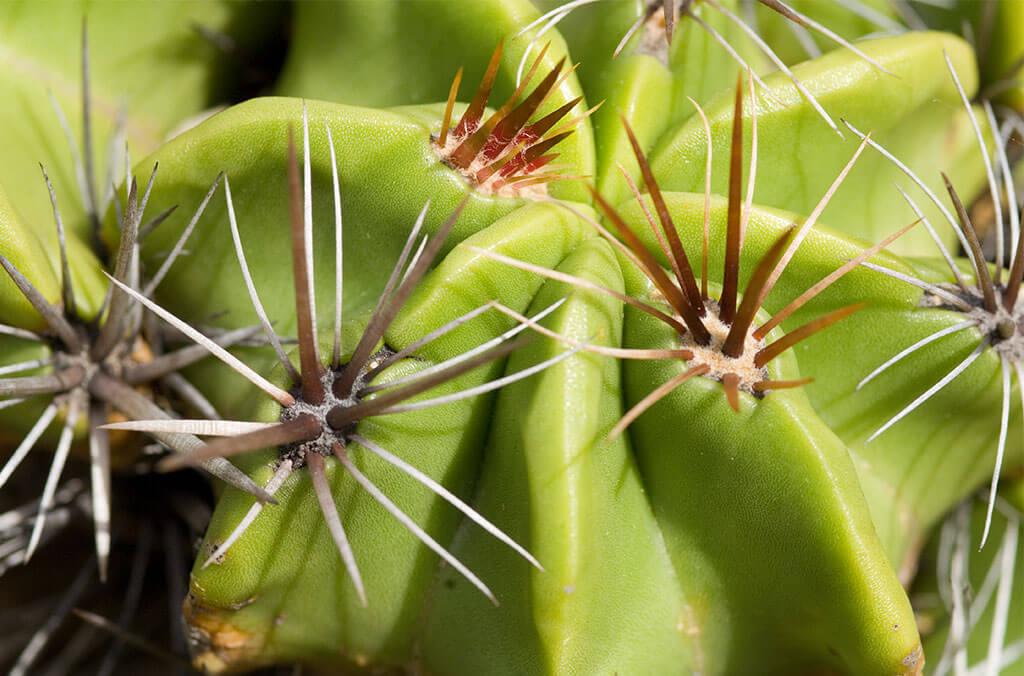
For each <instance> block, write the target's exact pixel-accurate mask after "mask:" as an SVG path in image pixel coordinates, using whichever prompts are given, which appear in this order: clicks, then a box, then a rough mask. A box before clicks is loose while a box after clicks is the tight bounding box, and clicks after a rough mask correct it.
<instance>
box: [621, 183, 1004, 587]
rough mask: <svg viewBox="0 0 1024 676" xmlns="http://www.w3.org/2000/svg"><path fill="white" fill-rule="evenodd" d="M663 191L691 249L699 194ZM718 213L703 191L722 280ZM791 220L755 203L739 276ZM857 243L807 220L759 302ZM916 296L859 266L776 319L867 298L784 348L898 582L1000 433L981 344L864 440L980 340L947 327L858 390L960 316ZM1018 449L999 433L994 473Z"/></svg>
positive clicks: (637, 224)
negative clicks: (831, 435)
mask: <svg viewBox="0 0 1024 676" xmlns="http://www.w3.org/2000/svg"><path fill="white" fill-rule="evenodd" d="M665 199H666V201H667V203H668V205H669V209H670V213H671V214H672V217H673V220H674V222H675V224H676V227H677V228H678V231H679V235H680V238H681V239H682V241H683V243H684V246H685V247H686V248H687V250H688V251H700V248H701V242H702V228H703V218H704V196H703V195H694V194H686V193H666V194H665ZM726 211H727V210H726V204H725V201H724V200H722V199H720V198H714V199H713V201H712V203H711V220H710V224H709V225H710V228H709V230H710V238H709V240H710V243H711V246H710V251H709V254H710V255H709V276H710V277H711V279H713V280H717V279H720V278H721V271H722V267H723V249H724V247H723V245H722V243H723V242H724V240H725V228H726ZM622 213H623V216H624V217H625V218H626V219H627V222H628V223H630V224H631V226H632V227H633V228H634V229H635V230H636V232H638V233H641V234H642V236H643V237H645V239H646V240H647V242H648V245H649V246H652V247H655V248H654V249H652V251H656V250H657V249H656V247H657V243H656V242H655V241H654V240H653V238H652V237H651V235H650V229H649V226H648V225H647V223H646V218H645V216H644V214H643V212H642V210H641V209H640V207H639V206H638V205H637V204H636V203H635V202H630V203H627V204H625V205H623V207H622ZM801 222H802V219H801V218H800V217H798V216H796V215H794V214H790V213H785V212H781V211H777V210H773V209H766V208H756V207H755V208H754V209H753V210H752V212H751V217H750V223H749V225H748V226H747V236H746V239H745V241H744V248H743V253H742V258H741V263H740V277H741V279H745V278H747V277H748V276H749V275H750V274H751V272H752V271H753V268H754V264H755V262H756V261H758V260H759V259H760V258H761V257H762V256H763V255H764V254H765V252H766V251H767V249H768V247H770V246H771V244H772V243H773V242H775V241H776V239H777V238H778V237H779V236H780V235H781V234H782V233H783V232H784V231H785V230H786V229H787V228H788V227H790V224H792V223H801ZM865 248H866V245H864V244H861V243H858V242H856V241H855V240H851V239H850V238H848V237H846V236H845V235H843V234H841V233H837V232H835V231H830V230H829V229H828V228H826V227H823V226H821V225H816V226H815V227H814V228H812V229H811V230H809V231H808V232H807V235H806V239H805V240H804V242H803V243H802V244H801V246H800V248H799V249H798V250H797V252H796V254H795V255H794V256H793V259H792V262H791V263H790V265H789V267H788V268H787V270H786V272H785V273H783V274H782V276H781V277H780V278H779V281H778V284H777V285H776V286H775V289H774V290H773V292H772V293H771V294H770V295H769V296H768V297H767V299H766V300H765V307H766V308H767V309H768V311H770V312H777V311H779V310H780V309H782V308H783V307H785V306H786V305H787V304H789V303H790V302H791V301H792V300H793V299H794V298H796V297H797V296H799V295H800V294H801V293H803V292H804V291H805V290H806V289H808V288H810V287H811V286H812V285H813V284H814V283H816V282H817V281H818V280H820V279H822V278H824V277H825V276H826V275H828V274H830V273H831V272H833V271H834V270H836V269H837V268H839V267H840V266H842V265H843V264H844V263H846V262H847V261H848V260H850V259H852V258H854V257H855V256H857V255H858V254H859V253H860V252H861V251H862V250H864V249H865ZM873 260H874V261H876V262H878V263H880V264H881V265H884V266H886V267H888V268H890V269H894V270H896V271H899V272H904V273H906V274H920V275H927V274H928V273H927V272H926V271H925V268H923V266H920V265H916V264H914V263H912V262H911V261H908V260H905V259H901V258H898V257H896V256H895V255H893V254H886V253H883V254H880V255H878V256H877V257H875V258H874V259H873ZM931 274H935V273H931ZM926 279H929V280H930V281H939V280H938V279H936V278H931V277H926ZM944 279H945V278H943V280H944ZM921 299H922V291H921V290H920V289H917V288H916V287H913V286H910V285H909V284H906V283H904V282H902V281H899V280H895V279H892V278H890V277H887V276H885V275H882V274H880V273H877V272H875V271H872V270H868V269H863V268H862V269H858V270H854V271H851V272H850V273H848V274H847V275H846V276H845V277H843V278H842V279H840V280H839V281H838V282H836V283H835V284H834V285H833V286H831V287H830V288H828V289H826V290H825V291H823V292H822V293H821V294H820V295H819V296H817V297H816V298H815V299H814V300H812V301H811V302H809V303H808V304H807V305H805V306H804V307H803V308H802V309H801V310H799V311H798V312H796V313H794V314H793V315H792V317H791V318H790V319H788V320H787V321H786V322H784V323H783V326H784V327H786V328H792V327H796V326H799V325H802V324H803V323H805V322H807V321H808V320H810V319H812V318H813V317H816V316H820V315H822V314H825V313H827V312H829V311H832V310H835V309H838V308H841V307H845V306H847V305H850V304H852V303H865V304H866V307H865V308H863V309H862V310H860V311H859V312H857V313H855V314H854V315H853V316H851V317H849V318H847V319H845V320H844V321H843V322H842V324H841V325H840V327H839V328H838V329H837V330H836V331H834V332H826V333H824V334H822V335H819V336H814V337H812V338H809V339H808V340H806V341H805V342H803V343H802V344H801V345H799V346H797V347H796V348H795V351H796V354H797V358H798V360H799V363H800V368H801V371H803V372H804V373H806V374H808V375H812V376H814V377H815V381H814V382H813V383H811V384H809V385H807V386H806V391H807V396H808V398H809V399H810V400H811V402H812V403H813V405H814V407H815V409H816V410H817V411H818V412H819V413H820V415H821V416H822V419H823V420H824V421H825V422H826V423H827V424H828V426H829V427H830V428H831V429H832V430H833V431H834V432H835V433H836V434H837V435H838V436H839V437H840V438H841V439H842V440H843V441H844V442H845V443H846V444H847V445H848V446H849V449H850V452H851V454H852V458H853V462H854V464H855V466H856V467H857V470H858V472H859V475H860V479H861V483H862V488H863V490H864V492H865V494H866V495H867V497H868V504H869V506H870V508H871V511H872V515H873V517H874V519H875V526H876V528H877V529H878V532H879V537H880V539H881V541H882V543H883V544H884V546H885V549H886V552H887V553H888V555H889V558H890V560H891V562H892V565H893V566H894V567H896V568H897V570H899V571H900V572H901V577H902V578H903V579H909V577H910V576H911V575H912V573H913V570H914V568H915V562H916V560H917V553H918V550H919V549H920V547H921V546H922V545H923V543H924V538H925V536H926V534H927V533H928V531H929V530H930V528H931V527H932V526H933V525H934V524H935V523H937V522H938V520H939V519H940V518H941V517H942V515H943V514H945V513H946V512H947V511H948V510H949V509H950V508H951V507H952V506H953V505H955V504H956V503H958V502H959V501H960V500H961V499H963V498H964V497H965V496H966V495H968V494H969V493H970V492H972V491H973V490H975V489H976V488H978V487H979V486H981V485H982V484H983V483H984V482H985V481H986V480H987V479H989V478H990V477H991V473H992V466H993V463H994V458H995V446H996V438H997V436H998V432H999V417H998V416H999V406H1000V396H1001V392H1000V389H999V388H1000V382H999V376H998V372H999V357H998V355H997V354H996V353H995V351H994V350H992V349H988V350H985V351H984V352H983V353H982V355H981V356H980V357H979V358H978V360H977V361H975V362H974V364H972V365H971V367H970V368H969V369H968V370H967V371H966V372H964V373H963V374H961V375H960V377H958V378H956V379H955V380H954V381H953V382H951V383H950V384H949V385H947V387H946V388H944V389H943V390H942V391H941V392H940V393H939V394H938V395H936V396H935V397H934V398H933V399H932V400H931V401H929V402H928V403H927V404H925V405H924V406H922V407H921V408H919V409H918V410H916V411H915V412H914V413H912V414H910V415H909V416H907V417H906V418H904V419H903V420H901V421H900V422H899V423H897V424H896V425H895V426H893V427H892V428H891V429H889V430H887V431H886V432H885V433H883V434H882V435H880V436H879V437H877V438H876V439H874V440H872V441H871V442H870V443H869V442H867V438H868V437H869V436H870V435H871V434H872V433H874V432H875V431H876V430H877V429H878V428H879V427H881V426H882V425H883V424H884V423H885V422H886V421H888V419H889V418H891V417H892V416H893V415H894V414H895V413H897V412H898V411H899V410H900V409H902V408H903V407H904V406H905V405H906V404H908V403H909V402H911V401H913V400H914V399H915V398H916V397H917V396H919V395H920V394H921V393H922V392H923V391H925V390H926V389H927V388H928V387H930V386H931V385H932V384H934V383H935V382H936V381H938V380H939V379H940V378H942V376H944V375H945V374H946V373H948V372H949V371H950V369H952V368H953V367H954V366H955V365H956V364H957V363H959V362H960V361H961V360H962V359H963V358H964V357H966V356H967V354H968V353H970V352H971V351H972V350H973V349H974V348H975V347H976V346H977V345H978V343H979V341H980V339H981V337H980V335H979V333H978V332H977V331H976V330H975V329H973V328H971V329H967V330H964V331H961V332H959V333H957V334H954V335H951V336H949V337H947V338H946V339H944V340H943V341H942V342H938V343H935V344H932V345H929V346H928V347H927V348H924V349H922V350H921V351H920V352H918V353H917V354H915V355H913V356H912V357H910V358H908V359H906V360H905V361H904V362H902V363H901V364H900V365H899V366H898V367H894V368H893V369H891V370H890V371H889V372H887V373H884V374H882V375H881V376H879V377H878V378H877V379H875V380H874V381H872V382H871V383H869V384H868V385H866V386H865V387H864V388H863V389H862V390H860V391H858V390H857V384H858V383H859V382H860V381H861V379H863V378H864V377H865V376H867V375H868V374H869V373H871V371H872V370H874V369H875V368H876V367H877V366H879V365H880V364H882V363H883V362H885V361H886V360H887V359H889V358H890V357H892V356H894V355H895V354H897V353H899V352H900V351H901V350H902V349H904V348H905V347H907V346H909V345H912V344H913V343H914V342H916V341H917V340H919V339H920V338H922V337H924V336H926V335H929V334H931V333H934V332H936V331H939V330H941V329H944V328H947V327H950V326H953V325H955V324H958V323H960V322H962V321H963V320H964V317H963V315H962V314H961V313H959V312H953V311H949V310H944V309H936V308H927V307H920V303H921ZM1020 424H1021V423H1020V416H1019V412H1018V411H1017V410H1016V409H1014V410H1011V418H1010V429H1011V430H1013V429H1018V428H1019V425H1020ZM1021 452H1022V447H1021V441H1020V437H1019V435H1016V434H1010V435H1009V438H1008V446H1007V456H1006V461H1005V463H1006V464H1004V471H1011V467H1012V466H1016V465H1017V464H1018V463H1019V462H1020V460H1021V459H1024V458H1022V457H1021Z"/></svg>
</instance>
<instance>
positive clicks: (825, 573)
mask: <svg viewBox="0 0 1024 676" xmlns="http://www.w3.org/2000/svg"><path fill="white" fill-rule="evenodd" d="M626 289H627V292H628V293H631V294H633V295H640V297H646V296H648V295H649V291H650V290H649V289H648V288H647V284H646V280H645V279H644V278H642V277H639V275H636V274H634V275H632V276H631V275H629V274H627V275H626ZM765 318H767V317H766V315H763V314H762V319H765ZM624 342H625V343H626V344H627V345H630V346H635V347H644V348H668V347H671V346H674V345H677V344H678V339H677V337H676V335H675V334H674V332H673V331H672V330H671V329H670V328H668V327H666V326H665V325H664V324H661V323H660V322H657V321H654V320H652V319H650V318H649V316H648V315H644V314H642V313H640V312H639V311H637V310H634V309H633V308H627V309H626V332H625V341H624ZM686 368H687V365H686V364H685V363H684V362H675V361H655V362H649V361H630V362H627V363H626V364H625V365H624V370H625V378H624V380H625V394H626V404H627V405H632V404H634V403H636V402H638V401H639V400H640V399H641V398H642V397H644V396H646V395H647V394H648V393H649V392H651V391H652V390H653V389H654V388H655V387H657V386H658V385H660V384H661V383H664V382H666V381H667V380H669V379H670V378H672V377H674V376H676V375H678V374H680V373H682V372H683V371H684V370H686ZM769 373H770V377H772V378H787V379H789V378H797V377H799V375H800V374H799V373H798V372H797V369H796V361H795V359H793V358H792V356H791V355H784V356H783V357H782V358H779V359H777V360H776V361H775V362H773V363H772V364H771V367H770V368H769ZM740 397H741V403H740V412H739V413H734V412H733V411H732V409H731V408H729V406H728V404H727V403H726V398H725V396H724V393H723V390H722V386H721V385H720V384H719V383H718V382H717V381H714V380H711V379H707V378H702V377H700V378H695V379H692V380H690V381H689V382H687V383H686V384H684V385H682V386H680V387H679V388H677V389H676V390H674V391H673V392H672V393H671V394H670V395H668V396H667V397H665V398H664V399H662V400H661V401H660V402H659V403H658V404H656V405H655V406H654V407H652V408H651V409H650V410H649V411H648V412H647V413H646V414H644V415H643V416H641V417H640V418H639V419H638V420H637V421H636V423H634V426H633V428H632V438H633V442H634V445H635V449H636V454H637V460H638V463H639V466H640V472H641V474H642V476H643V477H644V482H645V486H646V488H647V492H648V495H649V496H650V500H651V504H652V505H653V508H654V514H655V516H656V518H657V519H658V523H659V525H660V526H661V531H662V534H663V536H664V538H665V543H666V545H667V546H668V550H669V554H670V556H671V557H672V563H673V566H674V568H675V570H676V574H677V576H678V579H679V580H680V584H681V585H682V587H683V593H684V597H685V598H686V599H687V601H688V607H687V609H688V613H687V615H686V616H684V618H685V619H684V623H685V625H686V626H687V628H688V631H690V632H692V633H693V634H694V635H695V636H696V637H697V638H696V641H697V644H698V646H699V652H697V654H696V655H695V659H696V663H695V669H696V670H699V671H701V672H702V673H714V674H726V673H728V674H734V673H821V672H823V671H825V672H833V671H834V672H837V673H850V674H911V673H919V670H920V668H921V666H922V659H923V656H922V654H921V648H920V640H919V639H918V635H917V628H916V626H915V623H914V616H913V613H912V611H911V609H910V604H909V602H908V600H907V598H906V596H905V594H904V592H903V590H902V588H901V587H900V584H899V581H898V580H897V579H896V575H895V574H894V573H893V570H892V568H891V567H890V566H889V563H888V561H887V560H886V556H885V552H884V550H883V549H882V546H881V543H880V542H879V541H878V538H877V536H876V535H875V530H874V526H873V524H872V523H871V518H870V513H869V510H868V506H867V504H866V502H865V501H864V497H863V493H862V492H861V489H860V486H859V484H858V481H857V474H856V471H855V469H854V467H853V464H852V463H851V462H850V457H849V453H848V451H847V449H846V446H845V445H844V444H843V443H842V442H841V441H840V439H839V438H838V437H836V436H835V434H834V433H832V432H831V430H829V429H828V427H827V426H826V425H825V424H824V422H822V421H821V419H820V418H818V417H817V415H816V414H815V413H814V410H813V409H812V408H811V406H810V403H809V402H808V401H807V398H806V396H805V395H804V394H803V393H802V392H801V391H800V390H785V391H776V392H770V393H769V394H767V395H766V396H764V398H762V399H756V398H754V397H752V396H750V395H747V394H745V393H741V395H740Z"/></svg>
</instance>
